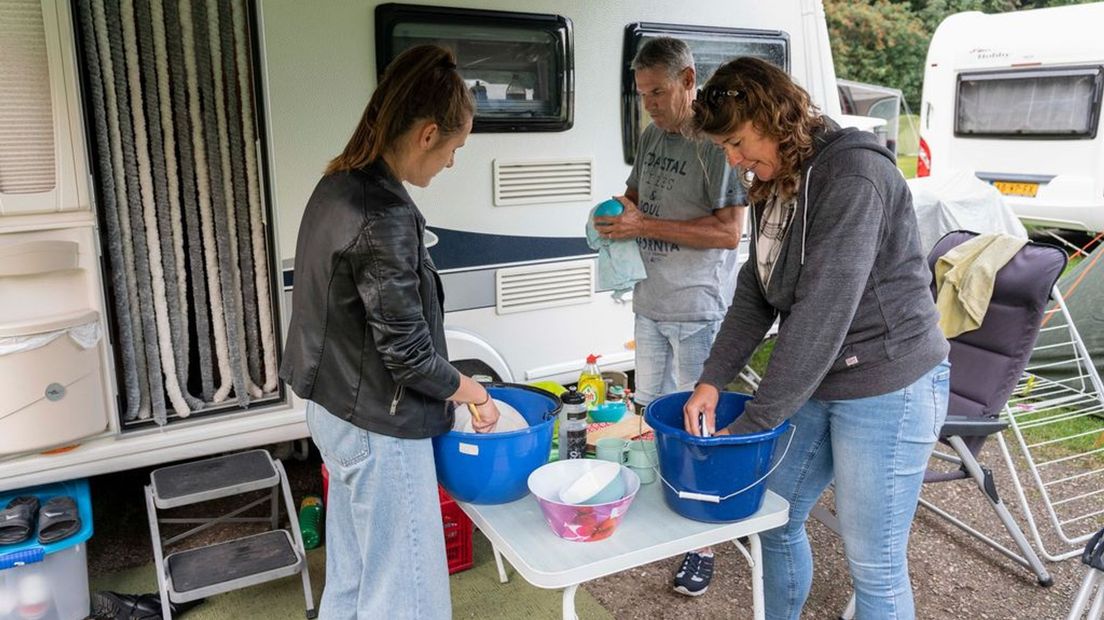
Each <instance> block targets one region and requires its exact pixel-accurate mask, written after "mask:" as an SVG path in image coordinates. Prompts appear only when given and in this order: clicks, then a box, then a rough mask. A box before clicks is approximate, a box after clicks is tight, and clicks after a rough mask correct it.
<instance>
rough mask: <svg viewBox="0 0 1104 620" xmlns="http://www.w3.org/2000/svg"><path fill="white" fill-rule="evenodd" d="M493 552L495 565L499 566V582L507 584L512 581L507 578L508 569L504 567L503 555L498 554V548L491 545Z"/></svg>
mask: <svg viewBox="0 0 1104 620" xmlns="http://www.w3.org/2000/svg"><path fill="white" fill-rule="evenodd" d="M491 550H492V551H494V556H495V564H496V565H497V566H498V582H499V583H506V582H507V581H509V580H510V579H509V578H508V577H506V567H505V566H503V565H502V554H501V553H499V552H498V547H496V546H494V544H492V545H491Z"/></svg>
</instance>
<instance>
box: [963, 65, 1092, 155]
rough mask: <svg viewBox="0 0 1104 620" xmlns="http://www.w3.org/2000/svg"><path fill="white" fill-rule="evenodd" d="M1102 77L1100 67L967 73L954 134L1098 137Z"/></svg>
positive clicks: (1009, 136) (1023, 136) (969, 135)
mask: <svg viewBox="0 0 1104 620" xmlns="http://www.w3.org/2000/svg"><path fill="white" fill-rule="evenodd" d="M1102 82H1104V79H1102V68H1101V67H1082V68H1064V69H1033V70H1020V71H1001V72H992V73H974V74H963V75H961V76H959V78H958V96H957V103H956V112H955V135H956V136H962V137H971V136H986V137H988V136H1002V137H1006V138H1017V137H1021V138H1088V139H1091V138H1094V137H1096V126H1097V122H1098V120H1099V117H1100V94H1101V85H1102Z"/></svg>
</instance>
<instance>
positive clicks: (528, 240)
mask: <svg viewBox="0 0 1104 620" xmlns="http://www.w3.org/2000/svg"><path fill="white" fill-rule="evenodd" d="M430 230H432V231H433V232H434V233H435V234H436V235H437V237H438V239H439V241H438V242H437V245H435V246H433V247H432V248H430V250H429V253H430V255H431V256H433V263H434V264H435V265H436V266H437V269H439V270H444V269H463V268H465V267H480V266H483V265H499V264H502V263H524V262H531V261H538V260H551V259H556V258H567V257H570V256H586V255H589V254H595V253H596V252H595V251H594V250H592V249H590V247H589V246H588V245H587V243H586V238H585V237H522V236H513V235H491V234H487V233H473V232H464V231H461V230H448V229H445V228H431V229H430ZM294 276H295V274H294V272H293V270H292V269H284V288H285V289H288V288H292V284H293V282H294V279H295V277H294Z"/></svg>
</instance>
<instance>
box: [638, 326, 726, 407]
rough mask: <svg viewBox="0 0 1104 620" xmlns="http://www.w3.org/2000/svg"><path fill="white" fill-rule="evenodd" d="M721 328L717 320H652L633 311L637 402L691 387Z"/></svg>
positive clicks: (647, 400) (643, 401) (644, 401)
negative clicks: (634, 319)
mask: <svg viewBox="0 0 1104 620" xmlns="http://www.w3.org/2000/svg"><path fill="white" fill-rule="evenodd" d="M720 328H721V321H720V320H717V321H677V322H676V321H653V320H651V319H648V318H645V317H642V316H640V315H639V314H638V315H636V394H635V395H634V400H635V401H636V403H637V404H639V405H647V404H648V403H650V402H652V401H653V400H655V399H657V398H659V397H660V396H663V395H664V394H670V393H671V392H684V391H687V390H692V389H694V384H695V383H697V381H698V379H699V378H701V372H702V366H704V365H705V360H706V358H708V357H709V349H710V348H711V347H712V346H713V339H714V338H715V337H716V336H717V330H718V329H720Z"/></svg>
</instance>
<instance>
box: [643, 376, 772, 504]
mask: <svg viewBox="0 0 1104 620" xmlns="http://www.w3.org/2000/svg"><path fill="white" fill-rule="evenodd" d="M689 398H690V392H677V393H675V394H668V395H666V396H661V397H659V398H657V399H655V400H654V401H652V403H651V404H650V405H648V408H647V409H645V411H644V419H645V421H647V422H648V425H650V426H651V427H652V429H653V430H654V431H655V436H656V449H657V451H658V452H659V475H660V479H661V480H662V481H663V498H664V499H665V500H666V501H667V506H669V507H670V508H671V510H674V511H675V512H677V513H678V514H680V515H682V516H684V517H686V518H687V519H693V520H695V521H705V522H708V523H727V522H730V521H739V520H740V519H744V518H746V517H749V516H751V515H753V514H755V511H757V510H759V506H760V505H762V503H763V494H764V493H765V492H766V479H767V474H769V473H770V471H771V462H772V459H773V457H774V445H775V442H776V441H777V439H778V437H779V436H781V435H782V434H783V433H785V432H786V431H787V430H788V429H789V428H790V423H789V422H783V423H782V424H780V425H778V427H776V428H774V429H772V430H769V431H763V432H760V433H749V434H746V435H722V436H720V437H695V436H693V435H691V434H690V433H687V432H686V430H685V429H684V425H683V418H682V407H683V405H685V404H686V401H687V400H689ZM749 400H751V396H748V395H747V394H739V393H737V392H721V398H720V401H719V402H718V403H717V418H716V427H717V428H724V427H726V426H728V425H729V424H732V422H733V421H735V420H736V418H738V417H739V416H740V414H742V413H743V412H744V406H745V405H746V404H747V402H748V401H749ZM791 437H792V436H791ZM788 448H789V446H787V449H788ZM783 456H785V455H783Z"/></svg>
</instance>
